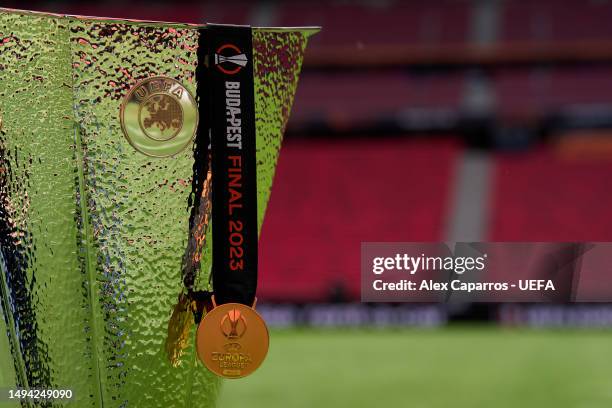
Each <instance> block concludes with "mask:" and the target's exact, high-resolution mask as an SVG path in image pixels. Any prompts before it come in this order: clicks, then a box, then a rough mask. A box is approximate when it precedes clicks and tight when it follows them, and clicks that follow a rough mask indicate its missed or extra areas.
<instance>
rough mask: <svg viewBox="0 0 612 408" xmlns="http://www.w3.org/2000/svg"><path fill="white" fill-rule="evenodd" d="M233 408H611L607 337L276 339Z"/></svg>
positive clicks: (450, 333)
mask: <svg viewBox="0 0 612 408" xmlns="http://www.w3.org/2000/svg"><path fill="white" fill-rule="evenodd" d="M234 407H236V408H238V407H240V408H243V407H250V408H258V407H262V408H263V407H265V408H276V407H279V408H280V407H282V408H293V407H295V408H301V407H304V408H306V407H308V408H313V407H317V408H319V407H333V408H339V407H351V408H355V407H388V408H391V407H410V408H462V407H466V408H467V407H469V408H474V407H482V408H485V407H486V408H518V407H521V408H530V407H534V408H535V407H537V408H546V407H551V408H565V407H572V408H603V407H612V331H547V330H540V331H533V330H524V329H523V330H509V329H505V330H504V329H499V328H450V329H440V330H426V331H423V330H420V331H417V330H401V331H276V332H273V333H272V338H271V347H270V354H269V355H268V359H267V361H266V362H265V363H264V365H263V366H262V367H261V368H260V370H259V371H257V372H256V373H255V374H253V375H252V376H251V377H248V378H245V379H242V380H234V381H226V382H225V384H224V388H223V392H222V395H221V399H220V401H219V404H218V408H234Z"/></svg>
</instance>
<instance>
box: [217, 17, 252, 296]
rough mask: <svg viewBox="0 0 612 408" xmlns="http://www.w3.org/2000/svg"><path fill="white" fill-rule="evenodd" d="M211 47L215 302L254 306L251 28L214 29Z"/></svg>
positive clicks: (220, 27)
mask: <svg viewBox="0 0 612 408" xmlns="http://www.w3.org/2000/svg"><path fill="white" fill-rule="evenodd" d="M209 32H210V33H212V35H211V38H210V40H209V41H210V42H209V44H210V47H209V54H208V55H209V64H210V65H209V72H210V77H211V83H210V86H211V96H212V98H213V100H212V103H211V108H212V112H211V119H212V120H211V153H212V177H213V182H212V214H213V215H212V216H213V223H212V227H213V236H214V240H213V248H212V256H213V259H212V261H213V262H212V279H213V287H214V294H215V300H216V302H217V304H219V305H222V304H225V303H242V304H244V305H247V306H252V305H253V302H254V301H255V292H256V289H257V239H258V233H257V163H256V159H255V97H254V90H253V65H252V61H253V45H252V34H251V28H250V27H227V26H225V27H223V26H213V27H211V28H210V31H209Z"/></svg>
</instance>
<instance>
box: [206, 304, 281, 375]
mask: <svg viewBox="0 0 612 408" xmlns="http://www.w3.org/2000/svg"><path fill="white" fill-rule="evenodd" d="M237 307H238V308H248V309H250V310H251V311H252V312H253V314H254V315H255V316H256V318H257V319H258V320H259V321H260V322H261V325H262V326H263V328H264V329H265V342H266V345H265V352H264V354H263V356H262V358H261V360H260V361H259V364H257V366H256V367H255V368H253V369H252V370H251V371H250V372H248V373H246V374H243V375H239V376H231V377H230V376H226V375H223V374H222V373H220V372H219V371H218V370H216V369H213V368H211V367H210V366H209V365H208V364H207V362H206V359H204V358H202V356H201V354H200V350H201V347H200V336H201V334H200V331H201V330H202V328H203V327H204V326H206V325H210V324H214V323H215V322H212V323H211V322H207V318H208V319H209V320H210V319H212V318H211V317H210V315H211V313H213V312H214V311H215V310H217V309H219V308H227V309H229V310H231V309H234V308H237ZM229 310H228V311H229ZM226 313H227V312H226ZM224 315H225V313H223V314H222V316H224ZM220 322H221V321H220V320H219V323H220ZM202 341H203V342H204V344H206V340H205V339H202ZM195 346H196V354H197V355H198V359H199V360H200V361H201V362H202V364H204V366H205V367H206V368H207V369H208V370H209V371H210V372H212V373H213V374H215V375H217V376H219V377H222V378H226V379H228V380H235V379H239V378H244V377H247V376H249V375H251V374H253V373H254V372H255V371H256V370H257V369H258V368H259V367H261V365H262V364H263V362H264V361H265V360H266V357H267V356H268V351H269V349H270V330H269V329H268V325H267V324H266V321H265V320H264V319H263V317H261V315H260V314H259V313H258V312H257V310H255V308H253V307H251V306H247V305H245V304H242V303H224V304H222V305H217V306H215V307H214V308H213V309H212V310H211V311H210V312H208V313H206V314H205V315H204V317H202V320H201V321H200V324H199V325H198V329H197V331H196V345H195Z"/></svg>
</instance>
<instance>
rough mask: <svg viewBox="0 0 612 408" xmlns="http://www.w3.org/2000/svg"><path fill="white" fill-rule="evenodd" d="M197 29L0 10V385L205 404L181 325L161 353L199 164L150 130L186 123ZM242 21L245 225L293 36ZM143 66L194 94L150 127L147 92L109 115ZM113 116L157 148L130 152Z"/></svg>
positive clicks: (164, 133)
mask: <svg viewBox="0 0 612 408" xmlns="http://www.w3.org/2000/svg"><path fill="white" fill-rule="evenodd" d="M203 28H205V26H189V25H181V24H165V23H164V24H162V23H147V22H135V21H117V20H108V19H107V20H102V19H91V18H78V17H67V16H55V15H44V14H37V13H27V12H17V11H9V10H0V75H1V77H0V96H1V98H0V120H1V129H0V132H1V133H0V243H1V253H0V267H1V273H0V295H1V296H0V298H1V310H2V312H3V320H4V322H3V323H2V324H0V329H6V330H5V331H6V333H7V335H8V336H7V339H8V345H9V348H10V349H9V350H3V349H2V347H1V345H2V344H4V342H0V364H2V361H6V358H7V357H10V360H9V361H10V362H11V364H10V365H8V366H2V367H0V369H1V370H2V371H3V373H10V377H13V378H14V379H15V381H14V385H15V387H18V388H28V389H70V390H73V393H74V396H73V399H74V401H73V402H71V403H74V405H75V406H78V407H88V406H91V407H130V406H134V407H143V406H147V407H181V406H191V402H192V401H198V406H212V405H213V404H214V400H215V398H216V394H217V389H218V380H217V379H216V377H214V376H213V375H212V374H211V373H210V372H208V371H207V370H206V369H205V368H204V367H203V366H202V364H201V363H200V362H199V361H198V360H197V357H196V353H195V344H194V341H192V340H190V339H192V338H193V336H194V335H195V326H193V325H191V326H188V327H187V329H186V333H185V335H184V337H185V339H184V340H185V341H184V343H185V344H184V346H183V350H182V351H181V353H180V358H178V361H175V362H174V363H173V364H171V363H170V362H169V361H168V359H167V357H166V351H165V350H164V344H165V343H166V341H167V337H168V321H169V319H170V315H171V314H172V310H173V307H175V305H176V302H177V298H178V296H179V295H180V294H181V292H182V291H183V289H184V285H185V283H184V279H183V276H182V275H181V274H182V270H183V269H184V268H185V267H184V263H185V254H186V249H187V248H188V247H189V245H190V241H191V240H192V238H193V235H194V228H193V225H190V215H191V216H192V214H193V209H194V206H196V205H197V203H198V202H199V200H198V197H197V194H198V192H199V191H200V190H198V188H195V187H194V185H195V182H194V180H196V177H195V173H196V169H197V168H199V163H198V160H201V157H200V158H198V155H197V154H196V153H197V150H198V145H197V141H196V142H193V139H192V138H191V139H190V137H191V136H189V137H187V141H186V143H185V140H183V141H181V143H178V144H177V145H176V146H171V147H169V148H168V149H167V150H163V149H165V148H167V144H165V141H164V138H166V139H168V138H169V139H172V138H173V137H174V136H173V135H175V133H176V134H179V132H180V131H184V132H187V133H189V132H191V130H190V127H191V128H195V126H196V124H195V123H194V120H197V112H195V116H194V112H192V111H189V109H196V110H197V109H198V108H197V104H195V101H196V98H197V95H196V94H197V87H198V83H197V78H196V71H197V69H198V65H199V64H202V61H198V52H197V51H198V46H199V44H201V41H202V39H201V38H200V37H201V36H202V35H205V33H206V31H205V30H203ZM252 33H253V34H252V35H253V66H252V69H253V73H254V95H255V117H256V143H257V149H256V158H257V203H258V217H257V219H258V224H259V227H261V224H262V222H263V216H264V213H265V208H266V204H267V201H268V198H269V194H270V188H271V185H272V179H273V176H274V168H275V165H276V159H277V157H278V153H279V149H280V144H281V140H282V132H283V130H284V127H285V124H286V121H287V119H288V116H289V111H290V107H291V103H292V100H293V95H294V92H295V89H296V86H297V79H298V74H299V68H300V65H301V62H302V57H303V53H304V49H305V46H306V42H307V37H308V32H307V31H300V30H280V29H256V28H253V29H252ZM225 62H227V61H225ZM238 62H239V61H238ZM149 78H162V82H161V83H165V82H163V81H165V80H167V81H170V82H171V83H177V84H179V85H177V87H179V88H180V89H182V91H180V92H187V93H188V94H189V96H190V97H191V98H193V99H192V100H193V101H194V105H193V106H190V105H189V103H186V105H180V106H179V105H177V106H174V107H173V109H174V110H172V112H174V113H173V114H172V115H174V116H172V115H170V116H168V117H164V116H163V115H162V116H159V118H161V119H159V118H158V119H159V120H158V122H157V124H156V126H157V127H156V128H154V129H153V130H151V129H152V125H151V124H152V123H154V122H155V120H154V119H152V118H153V114H154V113H155V107H157V108H159V107H160V106H162V107H163V106H166V107H167V106H168V105H164V103H165V102H166V99H168V98H166V99H164V98H165V97H164V95H163V91H164V90H163V89H162V91H160V92H162V93H160V94H159V95H161V96H157V97H156V99H155V98H154V99H148V100H150V101H152V102H150V104H149V105H147V104H145V103H143V104H142V106H140V107H138V108H137V109H139V110H138V112H141V111H142V110H143V109H149V110H150V112H149V113H148V115H149V116H147V117H146V118H145V119H144V120H139V119H138V118H136V119H134V120H133V121H132V122H130V123H128V124H127V125H126V123H123V124H122V120H121V118H120V116H121V114H122V105H124V104H125V103H126V98H127V97H128V96H129V94H130V92H131V91H133V90H134V89H135V88H137V87H138V86H139V84H141V83H142V81H146V80H147V79H149ZM170 82H168V83H170ZM168 88H169V89H170V90H171V89H178V88H171V87H170V86H169V87H168ZM170 90H166V91H168V92H170ZM154 102H155V103H157V104H155V103H154ZM177 112H178V113H177ZM141 114H142V113H141ZM205 114H206V113H205V112H202V109H201V108H200V112H199V116H200V120H202V116H203V115H205ZM190 115H191V116H190ZM177 118H178V119H177ZM147 119H148V120H147ZM164 120H165V122H164ZM127 122H129V120H127ZM164 123H165V124H164ZM122 125H123V127H124V128H122ZM125 126H128V127H129V126H140V127H141V128H142V129H141V130H142V131H143V132H144V133H146V135H147V136H148V137H149V138H151V139H153V140H154V141H153V142H151V143H153V145H154V147H155V148H157V147H156V146H162V150H161V154H159V155H156V154H147V152H143V151H142V150H139V149H137V147H138V146H134V144H132V143H131V141H130V140H128V138H126V137H124V133H126V131H125ZM185 129H186V130H185ZM136 130H137V129H136ZM127 133H129V132H127ZM156 143H158V144H156ZM135 147H136V148H135ZM200 147H201V146H200ZM155 156H158V157H155ZM191 224H193V219H191ZM209 238H210V237H209ZM210 245H211V240H210V239H208V240H207V241H206V243H205V245H203V246H202V247H201V248H200V247H198V248H197V253H196V254H192V258H193V257H196V258H197V259H198V262H199V268H198V269H197V271H196V272H195V275H194V276H193V277H192V281H191V285H192V286H193V289H199V290H207V289H209V283H208V282H209V281H208V276H209V273H210V252H211V250H210ZM187 252H188V251H187ZM3 326H4V327H3ZM0 335H2V336H4V334H3V333H0ZM2 355H4V357H5V359H4V360H3V358H2ZM4 365H7V364H4ZM7 377H8V376H7ZM40 404H41V406H47V404H49V405H48V406H51V405H53V406H56V405H62V404H63V403H62V402H61V401H54V402H40Z"/></svg>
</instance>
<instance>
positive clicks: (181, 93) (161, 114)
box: [121, 77, 198, 157]
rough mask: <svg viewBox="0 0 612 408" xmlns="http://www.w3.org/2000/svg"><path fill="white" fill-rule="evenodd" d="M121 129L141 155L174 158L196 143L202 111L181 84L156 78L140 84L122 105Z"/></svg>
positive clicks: (163, 78)
mask: <svg viewBox="0 0 612 408" xmlns="http://www.w3.org/2000/svg"><path fill="white" fill-rule="evenodd" d="M121 126H122V128H123V132H124V134H125V137H126V139H127V140H128V142H130V144H131V145H132V146H133V147H134V148H135V149H136V150H138V151H139V152H141V153H143V154H146V155H147V156H153V157H168V156H174V155H175V154H177V153H179V152H181V151H182V150H183V149H184V148H185V147H187V146H188V145H189V144H190V143H191V141H192V140H193V138H194V136H195V133H196V130H197V128H198V108H197V104H196V102H195V99H194V98H193V96H192V95H191V93H190V92H189V91H188V90H187V89H186V88H185V87H184V86H183V85H182V84H181V83H180V82H178V81H176V80H174V79H172V78H167V77H153V78H149V79H145V80H144V81H142V82H140V83H138V84H137V85H136V86H135V87H134V88H132V90H131V91H130V92H129V94H128V95H127V96H126V98H125V100H124V102H123V104H122V105H121Z"/></svg>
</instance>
